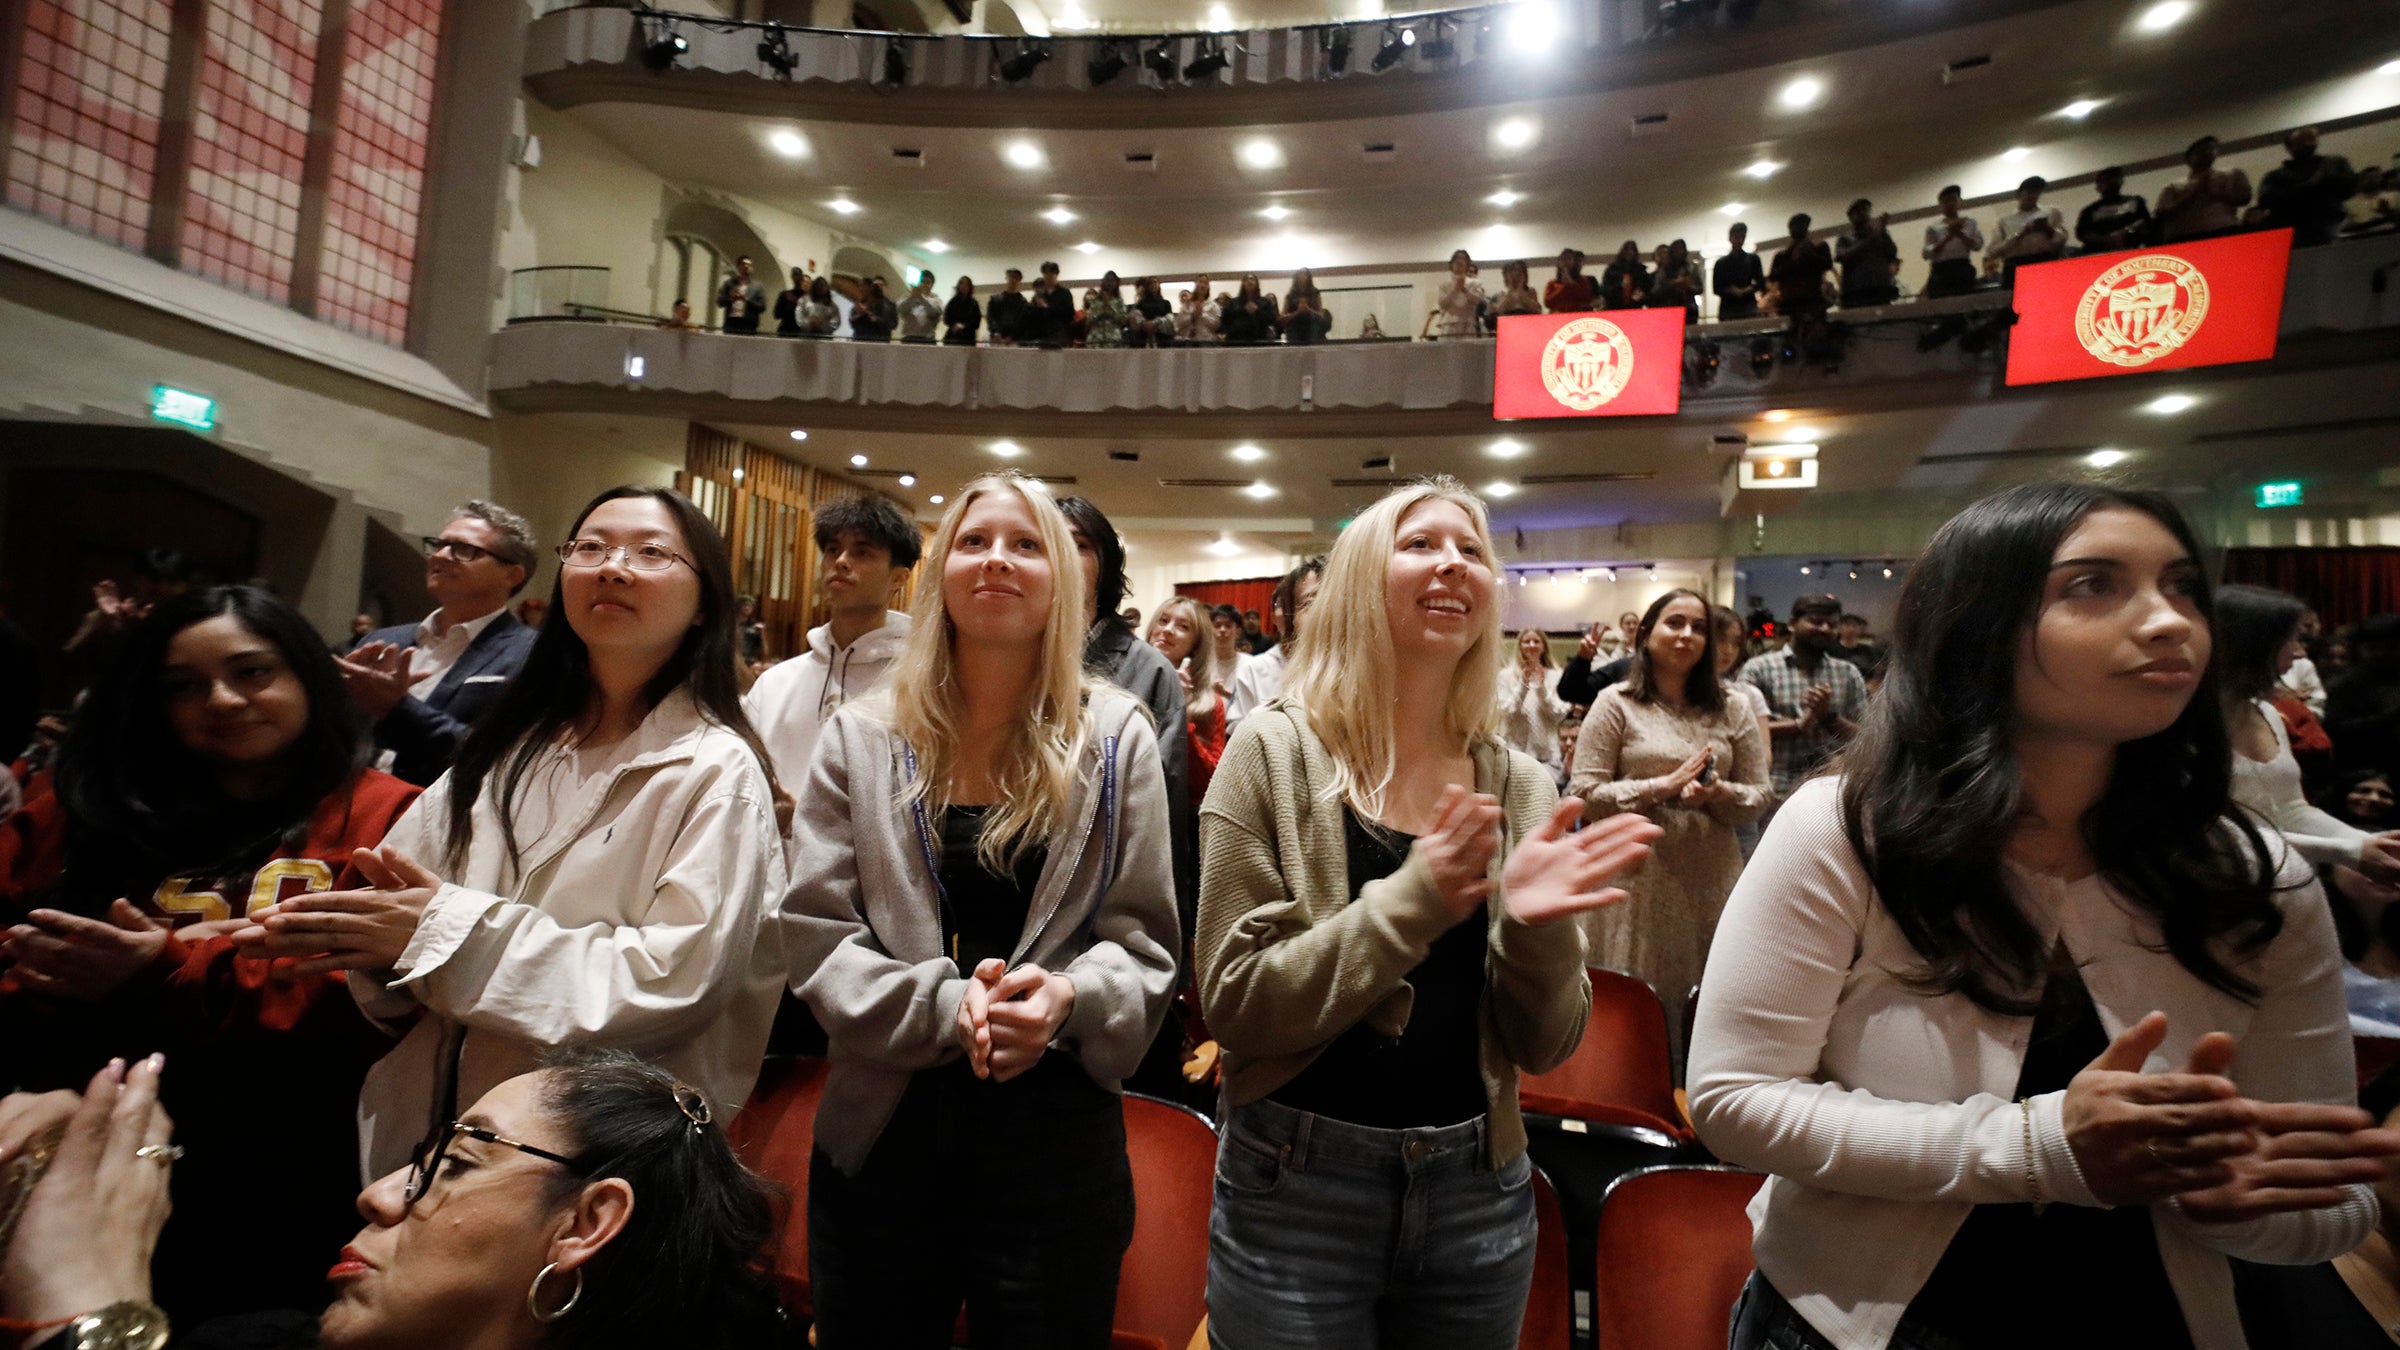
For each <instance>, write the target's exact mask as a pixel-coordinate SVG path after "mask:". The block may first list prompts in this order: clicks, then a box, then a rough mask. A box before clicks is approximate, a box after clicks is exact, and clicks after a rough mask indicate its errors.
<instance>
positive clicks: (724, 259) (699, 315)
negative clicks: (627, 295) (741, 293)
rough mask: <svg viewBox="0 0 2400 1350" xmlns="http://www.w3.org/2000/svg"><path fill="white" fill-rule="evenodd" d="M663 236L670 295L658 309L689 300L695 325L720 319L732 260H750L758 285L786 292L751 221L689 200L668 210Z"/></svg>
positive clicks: (778, 270) (773, 259)
mask: <svg viewBox="0 0 2400 1350" xmlns="http://www.w3.org/2000/svg"><path fill="white" fill-rule="evenodd" d="M664 233H665V235H666V241H667V250H668V259H667V268H666V271H667V277H666V283H667V284H666V288H665V289H666V294H665V295H663V296H661V297H660V301H659V311H660V312H661V313H665V312H667V311H669V310H672V309H673V308H674V307H675V302H676V301H677V300H687V301H690V302H691V306H692V319H693V321H694V322H697V323H703V324H714V323H715V322H716V321H717V285H718V283H719V282H721V281H723V280H724V279H725V278H726V277H727V276H729V275H731V274H732V272H733V263H734V259H736V258H740V257H745V256H747V257H748V258H749V259H750V265H751V268H752V270H753V274H754V275H755V276H756V277H757V278H758V281H759V284H760V285H762V286H764V287H766V288H767V291H768V292H769V293H770V294H772V293H774V292H775V291H779V290H781V289H783V280H782V278H783V268H782V266H781V264H780V263H778V262H777V260H776V257H775V251H774V250H773V249H771V248H769V247H767V241H766V240H764V239H762V238H760V237H759V234H758V231H756V230H754V229H752V228H750V222H748V221H746V220H744V219H742V218H741V216H740V215H738V214H736V213H735V212H733V211H730V210H728V209H726V208H725V207H722V206H719V205H717V204H716V203H715V202H710V201H702V200H699V199H697V198H685V199H684V200H682V201H679V202H676V203H675V204H674V205H672V206H670V207H668V208H667V218H666V225H665V230H664Z"/></svg>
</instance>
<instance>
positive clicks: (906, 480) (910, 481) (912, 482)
mask: <svg viewBox="0 0 2400 1350" xmlns="http://www.w3.org/2000/svg"><path fill="white" fill-rule="evenodd" d="M916 485H917V476H916V475H915V474H913V473H904V474H902V475H900V486H902V487H915V486H916Z"/></svg>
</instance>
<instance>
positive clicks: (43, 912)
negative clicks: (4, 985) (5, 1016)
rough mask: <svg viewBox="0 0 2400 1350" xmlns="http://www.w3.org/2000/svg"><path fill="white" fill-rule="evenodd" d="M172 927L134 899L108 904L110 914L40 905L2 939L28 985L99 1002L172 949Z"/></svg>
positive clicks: (2, 949)
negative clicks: (169, 941)
mask: <svg viewBox="0 0 2400 1350" xmlns="http://www.w3.org/2000/svg"><path fill="white" fill-rule="evenodd" d="M167 936H168V934H167V926H166V925H165V924H162V923H160V922H158V921H157V920H155V919H153V918H151V917H150V916H149V915H147V914H144V913H143V912H142V911H141V910H139V909H137V908H135V906H134V904H133V902H132V901H130V900H119V901H117V902H116V903H115V904H112V905H110V906H109V907H108V919H107V920H106V921H105V922H104V921H102V920H99V919H87V918H84V917H83V916H82V915H80V914H68V913H66V912H64V911H62V910H55V909H37V910H35V911H33V912H32V913H30V914H27V915H26V916H25V922H23V923H21V924H18V925H17V926H16V927H14V928H11V929H9V930H8V933H7V935H6V937H5V938H0V955H5V956H7V957H9V958H10V959H12V960H14V961H15V962H16V967H15V969H16V977H17V979H18V980H19V981H20V982H22V983H23V984H24V985H25V987H26V988H28V989H33V990H38V991H40V992H41V993H45V994H51V995H54V996H56V997H59V998H67V999H74V1000H76V1001H78V1002H83V1003H96V1002H98V1001H99V1000H101V999H103V998H106V997H108V996H109V995H110V994H113V993H115V992H116V991H117V990H118V989H119V988H120V987H122V986H123V985H124V983H125V982H126V981H127V980H130V979H132V978H133V977H134V976H135V975H137V974H139V973H141V971H142V970H143V968H145V967H147V966H148V965H149V964H150V963H151V962H153V961H155V960H157V959H158V955H159V953H161V952H163V951H165V950H166V949H167Z"/></svg>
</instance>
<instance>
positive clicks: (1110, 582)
mask: <svg viewBox="0 0 2400 1350" xmlns="http://www.w3.org/2000/svg"><path fill="white" fill-rule="evenodd" d="M1058 509H1059V513H1060V514H1061V515H1064V516H1065V517H1066V518H1067V524H1068V525H1069V526H1071V527H1072V528H1073V529H1074V530H1075V531H1076V533H1078V534H1081V535H1082V536H1083V537H1084V538H1085V539H1086V540H1087V541H1089V542H1090V544H1091V546H1092V552H1094V553H1096V554H1098V555H1100V586H1099V602H1100V612H1099V614H1098V615H1097V616H1096V617H1097V618H1098V619H1099V620H1100V622H1102V623H1114V624H1118V625H1122V624H1123V623H1124V622H1125V621H1124V620H1123V619H1120V618H1118V617H1117V611H1118V610H1120V609H1123V608H1124V607H1125V541H1124V540H1122V539H1120V538H1118V537H1117V527H1116V526H1114V525H1111V524H1109V523H1108V516H1107V514H1106V513H1105V512H1103V511H1102V510H1101V509H1100V508H1099V507H1097V506H1094V505H1093V504H1092V501H1091V499H1090V498H1089V497H1061V498H1059V499H1058Z"/></svg>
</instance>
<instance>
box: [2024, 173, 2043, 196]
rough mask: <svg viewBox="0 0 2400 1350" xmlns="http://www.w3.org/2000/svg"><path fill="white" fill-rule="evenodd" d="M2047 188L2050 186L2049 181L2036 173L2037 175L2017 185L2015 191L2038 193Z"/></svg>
mask: <svg viewBox="0 0 2400 1350" xmlns="http://www.w3.org/2000/svg"><path fill="white" fill-rule="evenodd" d="M2049 186H2050V180H2049V179H2047V178H2044V177H2042V176H2041V175H2040V174H2038V173H2037V174H2035V175H2033V176H2032V177H2030V178H2028V179H2026V180H2025V181H2024V182H2022V183H2019V184H2017V191H2019V192H2040V191H2041V190H2043V189H2044V188H2047V187H2049Z"/></svg>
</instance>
